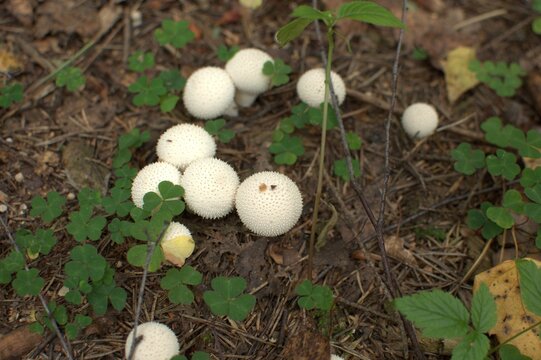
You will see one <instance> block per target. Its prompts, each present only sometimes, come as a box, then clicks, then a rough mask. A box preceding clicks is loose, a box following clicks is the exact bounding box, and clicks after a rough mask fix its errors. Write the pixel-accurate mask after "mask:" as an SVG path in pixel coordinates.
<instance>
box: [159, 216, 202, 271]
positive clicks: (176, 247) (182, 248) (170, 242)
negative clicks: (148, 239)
mask: <svg viewBox="0 0 541 360" xmlns="http://www.w3.org/2000/svg"><path fill="white" fill-rule="evenodd" d="M161 245H162V250H163V255H164V256H165V259H166V260H167V261H169V262H170V263H172V264H174V265H176V266H182V265H184V262H186V259H187V258H188V257H189V256H190V255H192V253H193V251H194V249H195V242H194V241H193V237H192V234H191V233H190V230H188V228H187V227H186V226H184V225H182V224H181V223H178V222H176V221H172V222H171V223H170V224H169V227H168V228H167V231H166V232H165V234H164V235H163V239H162V242H161Z"/></svg>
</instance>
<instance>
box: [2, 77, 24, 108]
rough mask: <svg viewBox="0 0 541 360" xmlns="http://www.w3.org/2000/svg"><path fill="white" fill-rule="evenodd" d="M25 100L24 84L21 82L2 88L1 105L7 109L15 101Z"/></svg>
mask: <svg viewBox="0 0 541 360" xmlns="http://www.w3.org/2000/svg"><path fill="white" fill-rule="evenodd" d="M22 100H23V86H22V85H21V84H19V83H15V84H11V85H7V86H4V87H2V88H0V107H2V108H4V109H7V108H8V107H10V106H11V105H12V104H13V103H16V102H21V101H22Z"/></svg>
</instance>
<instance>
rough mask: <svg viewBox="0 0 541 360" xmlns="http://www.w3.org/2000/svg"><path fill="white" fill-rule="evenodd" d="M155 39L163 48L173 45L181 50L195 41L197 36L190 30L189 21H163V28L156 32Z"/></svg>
mask: <svg viewBox="0 0 541 360" xmlns="http://www.w3.org/2000/svg"><path fill="white" fill-rule="evenodd" d="M154 38H155V39H156V41H158V43H159V44H160V45H162V46H164V45H167V44H171V45H172V46H173V47H175V48H177V49H179V48H183V47H184V46H186V44H188V43H189V42H191V41H192V40H193V39H195V35H194V33H193V32H192V31H191V30H190V29H189V23H188V22H187V21H185V20H180V21H173V20H171V19H165V20H163V21H162V26H161V27H160V28H159V29H156V30H155V31H154Z"/></svg>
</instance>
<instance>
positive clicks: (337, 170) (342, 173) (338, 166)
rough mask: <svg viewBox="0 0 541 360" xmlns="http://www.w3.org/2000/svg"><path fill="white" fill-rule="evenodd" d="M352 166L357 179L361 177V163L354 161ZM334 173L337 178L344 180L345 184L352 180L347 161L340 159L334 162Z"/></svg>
mask: <svg viewBox="0 0 541 360" xmlns="http://www.w3.org/2000/svg"><path fill="white" fill-rule="evenodd" d="M351 165H352V167H353V175H354V176H355V177H359V176H361V166H360V165H359V162H358V161H356V160H355V159H352V162H351ZM333 173H334V175H335V176H339V177H340V178H342V180H343V181H345V182H348V181H349V180H350V179H349V172H348V168H347V162H346V159H338V160H335V161H334V164H333Z"/></svg>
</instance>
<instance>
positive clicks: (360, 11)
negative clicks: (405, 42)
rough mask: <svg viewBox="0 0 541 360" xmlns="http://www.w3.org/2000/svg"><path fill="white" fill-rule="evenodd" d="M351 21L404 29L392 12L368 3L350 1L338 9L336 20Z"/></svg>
mask: <svg viewBox="0 0 541 360" xmlns="http://www.w3.org/2000/svg"><path fill="white" fill-rule="evenodd" d="M340 19H351V20H356V21H361V22H365V23H369V24H373V25H378V26H390V27H396V28H404V27H405V26H404V24H403V23H402V21H400V20H399V19H398V18H397V17H396V16H394V15H393V13H392V12H390V11H389V10H387V9H386V8H384V7H383V6H381V5H378V4H376V3H373V2H370V1H351V2H347V3H344V4H342V5H341V6H340V8H338V20H340Z"/></svg>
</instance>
